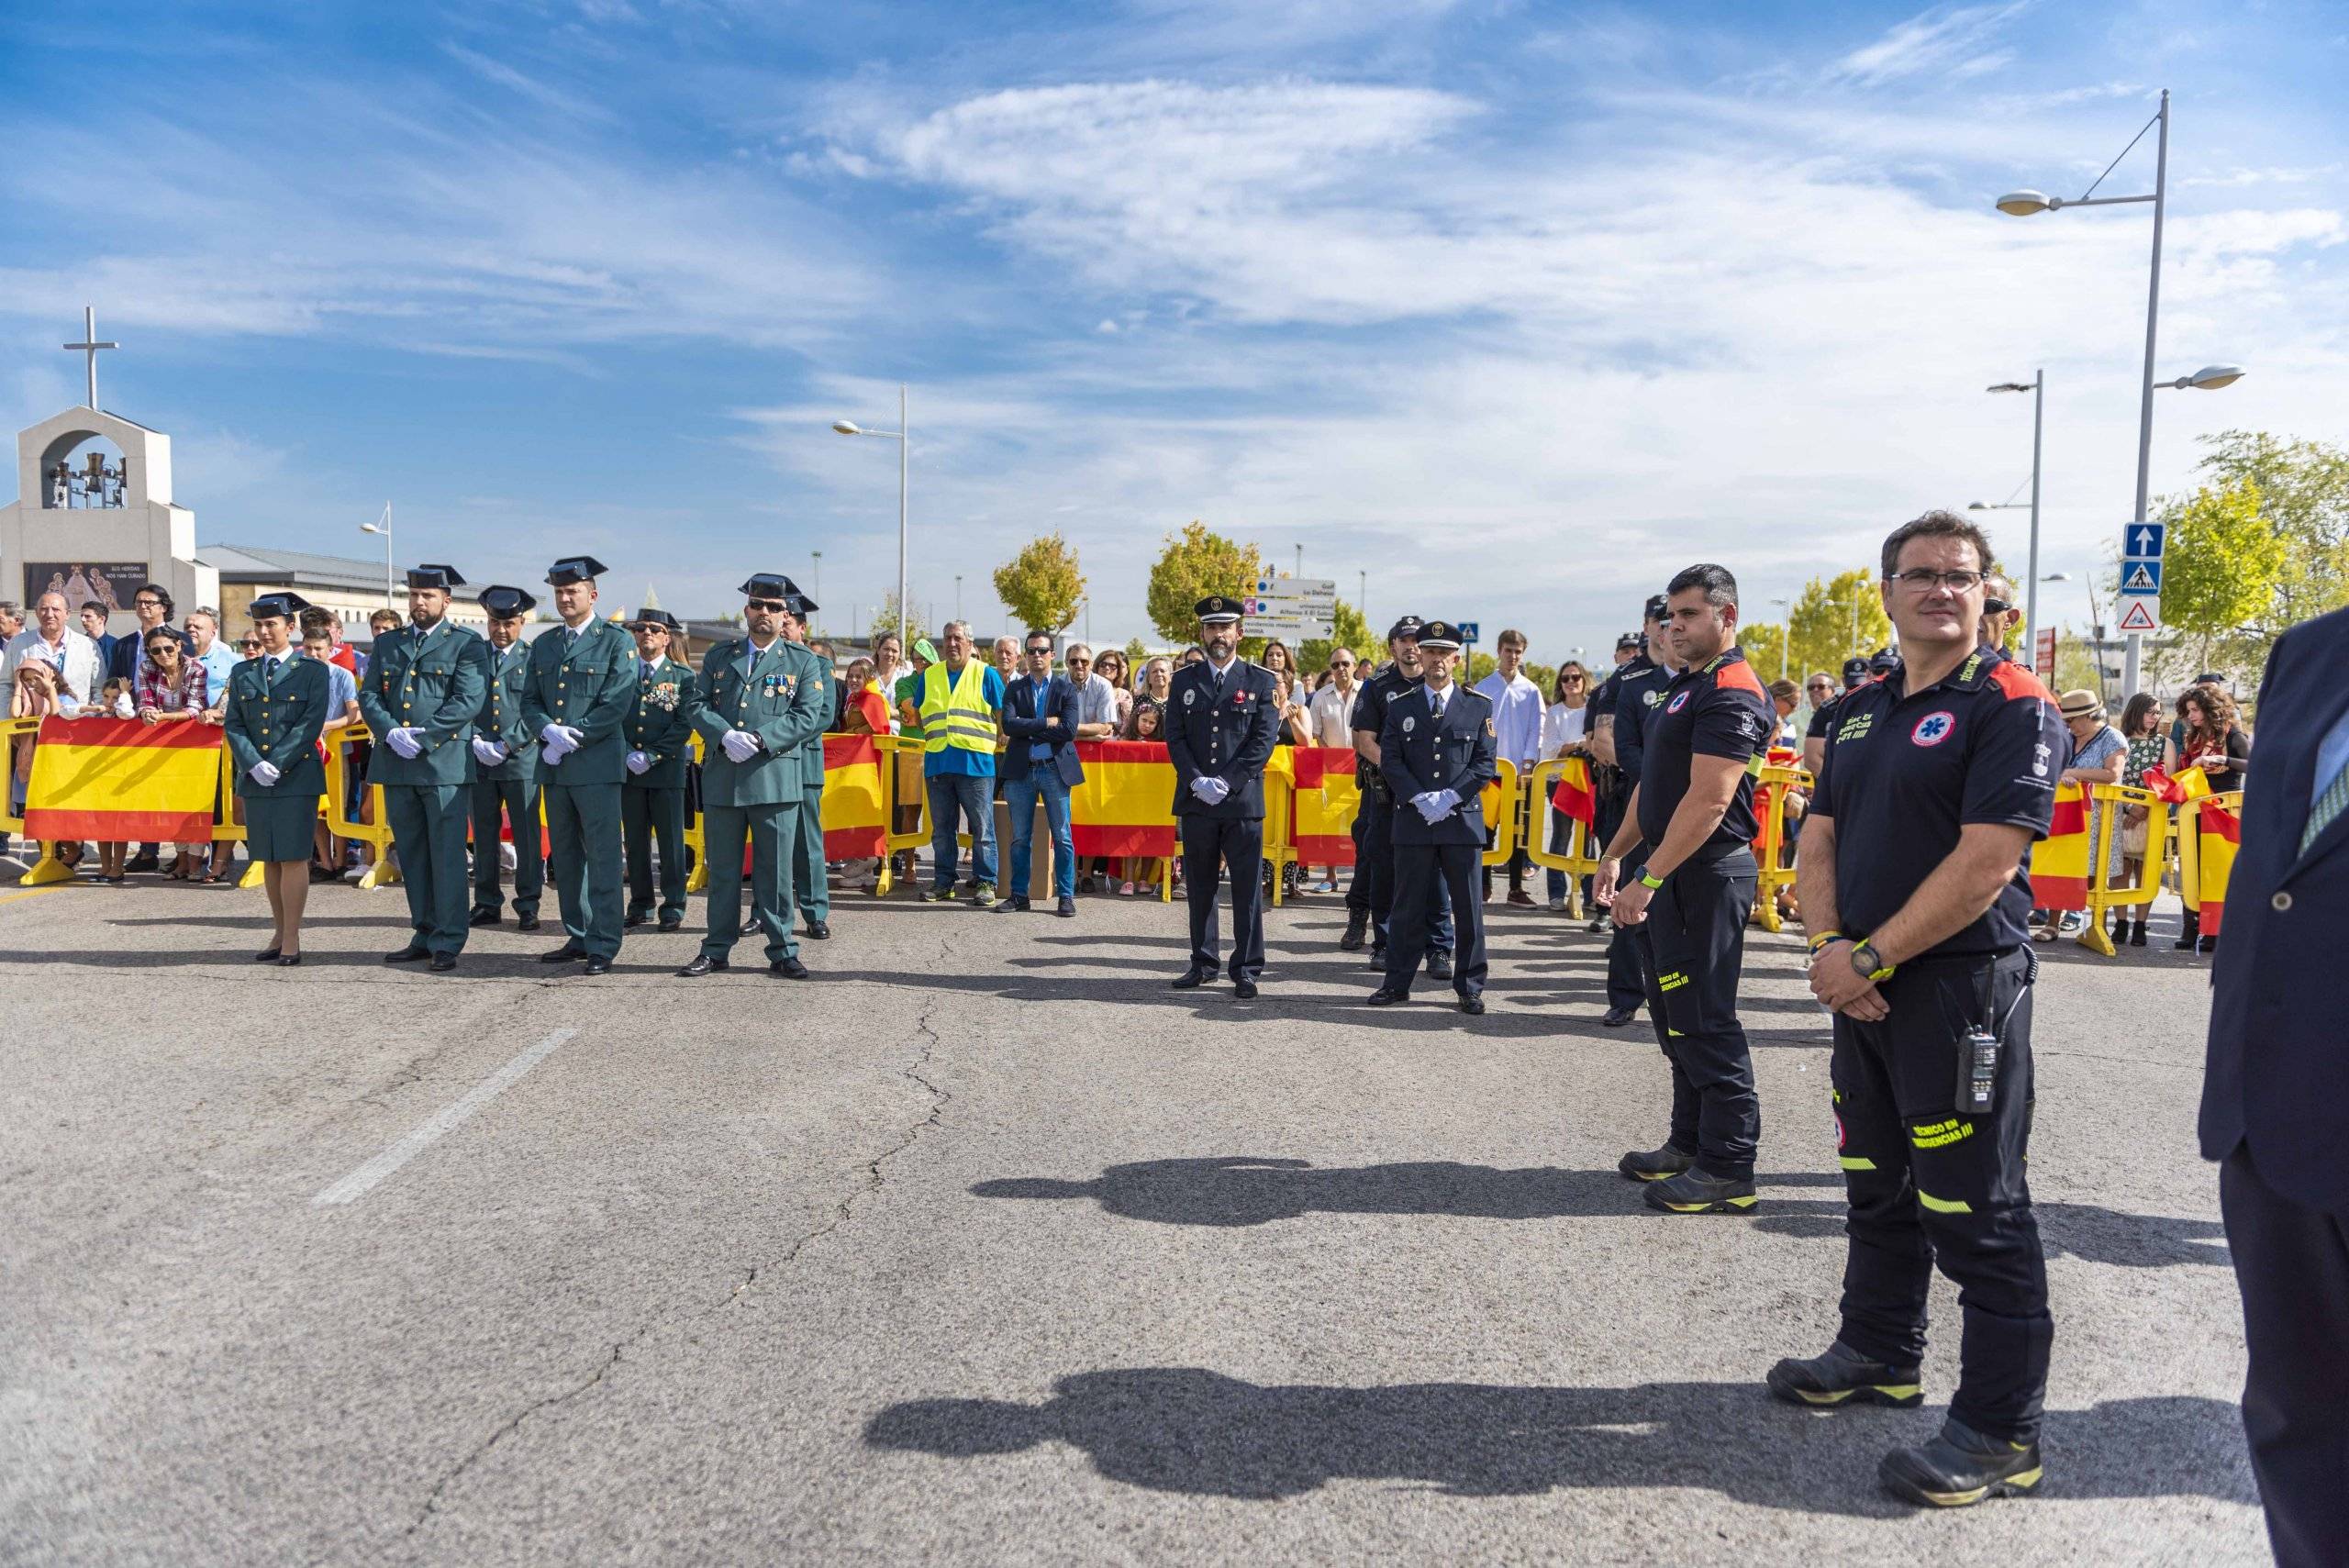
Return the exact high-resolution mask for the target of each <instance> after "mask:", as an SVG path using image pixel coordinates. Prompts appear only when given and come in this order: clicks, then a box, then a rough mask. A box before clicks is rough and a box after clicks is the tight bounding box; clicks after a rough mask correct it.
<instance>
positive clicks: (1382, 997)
mask: <svg viewBox="0 0 2349 1568" xmlns="http://www.w3.org/2000/svg"><path fill="white" fill-rule="evenodd" d="M1410 999H1411V994H1410V993H1409V992H1408V991H1397V990H1396V989H1395V987H1393V986H1392V985H1382V986H1380V987H1379V988H1378V989H1377V990H1375V991H1373V992H1372V993H1371V994H1370V1005H1371V1006H1374V1007H1391V1006H1395V1004H1397V1002H1408V1001H1409V1000H1410Z"/></svg>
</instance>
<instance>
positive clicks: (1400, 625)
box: [1386, 616, 1422, 642]
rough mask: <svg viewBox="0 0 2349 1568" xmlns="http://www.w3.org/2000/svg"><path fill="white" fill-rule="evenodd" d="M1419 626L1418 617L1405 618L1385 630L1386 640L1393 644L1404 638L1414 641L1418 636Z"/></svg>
mask: <svg viewBox="0 0 2349 1568" xmlns="http://www.w3.org/2000/svg"><path fill="white" fill-rule="evenodd" d="M1421 624H1422V623H1421V622H1420V620H1419V617H1417V616H1405V617H1402V618H1401V619H1399V620H1397V622H1396V623H1395V624H1394V625H1393V626H1390V627H1388V628H1386V640H1387V641H1389V642H1393V641H1395V640H1396V639H1398V638H1405V637H1408V638H1412V639H1417V638H1418V637H1419V628H1420V626H1421Z"/></svg>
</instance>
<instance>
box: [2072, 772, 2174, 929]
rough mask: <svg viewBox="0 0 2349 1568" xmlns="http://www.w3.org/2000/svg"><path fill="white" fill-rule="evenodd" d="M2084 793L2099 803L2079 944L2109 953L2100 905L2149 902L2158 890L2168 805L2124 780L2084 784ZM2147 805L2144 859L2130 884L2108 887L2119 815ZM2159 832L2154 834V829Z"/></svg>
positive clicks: (2166, 840) (2166, 850) (2166, 844)
mask: <svg viewBox="0 0 2349 1568" xmlns="http://www.w3.org/2000/svg"><path fill="white" fill-rule="evenodd" d="M2088 797H2089V799H2090V800H2091V801H2092V802H2094V803H2095V804H2096V805H2098V806H2100V807H2102V809H2100V810H2099V811H2098V812H2097V813H2096V814H2095V820H2096V835H2095V838H2094V839H2093V840H2091V842H2090V843H2089V845H2088V900H2087V928H2086V929H2083V930H2082V931H2081V932H2080V934H2079V938H2078V940H2079V944H2080V945H2081V946H2082V947H2084V948H2087V950H2088V951H2090V952H2099V953H2102V954H2103V955H2104V956H2105V957H2107V958H2110V957H2112V956H2113V955H2114V953H2115V952H2116V951H2117V950H2116V949H2115V948H2114V947H2113V945H2112V934H2111V933H2110V931H2108V930H2106V929H2105V924H2104V922H2105V911H2106V910H2108V909H2124V908H2129V907H2132V906H2143V905H2148V904H2151V903H2152V902H2153V901H2154V895H2155V894H2157V893H2159V892H2160V891H2161V885H2162V870H2163V867H2164V866H2165V865H2166V864H2167V863H2168V860H2169V834H2170V831H2171V824H2170V813H2169V807H2168V806H2165V805H2164V804H2163V803H2162V798H2161V796H2159V795H2155V794H2154V792H2153V791H2151V790H2149V789H2134V788H2132V787H2131V786H2129V785H2127V784H2093V785H2091V786H2089V789H2088ZM2130 806H2145V807H2147V808H2148V814H2147V816H2146V818H2145V828H2146V833H2145V864H2144V869H2143V872H2141V873H2139V876H2138V885H2137V886H2135V887H2114V886H2112V885H2110V884H2111V881H2112V861H2113V854H2112V846H2113V840H2114V839H2115V837H2116V836H2117V835H2118V834H2119V833H2120V831H2121V813H2122V812H2123V811H2124V810H2126V809H2127V808H2128V807H2130ZM2156 825H2158V828H2159V831H2160V834H2161V837H2160V839H2159V840H2156V839H2155V838H2154V829H2155V827H2156Z"/></svg>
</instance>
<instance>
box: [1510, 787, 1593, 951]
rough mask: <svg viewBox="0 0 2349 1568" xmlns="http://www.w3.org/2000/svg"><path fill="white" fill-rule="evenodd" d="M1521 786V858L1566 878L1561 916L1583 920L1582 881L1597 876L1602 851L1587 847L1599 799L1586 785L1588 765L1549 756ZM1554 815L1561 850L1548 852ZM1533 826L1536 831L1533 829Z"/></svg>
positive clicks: (1590, 844)
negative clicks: (1563, 827) (1561, 826)
mask: <svg viewBox="0 0 2349 1568" xmlns="http://www.w3.org/2000/svg"><path fill="white" fill-rule="evenodd" d="M1525 781H1526V782H1525V792H1524V804H1525V827H1526V835H1525V840H1524V841H1525V855H1526V858H1527V859H1528V860H1530V861H1531V862H1533V863H1534V864H1535V865H1538V866H1541V867H1542V868H1543V869H1544V870H1547V871H1556V872H1564V873H1565V876H1566V914H1567V916H1568V917H1571V918H1573V919H1576V920H1579V919H1581V918H1582V917H1583V905H1582V880H1583V878H1585V877H1586V876H1596V875H1598V851H1599V850H1600V849H1601V848H1602V847H1603V846H1601V845H1599V844H1596V843H1594V842H1592V833H1593V831H1594V828H1595V825H1596V824H1597V822H1598V795H1597V794H1596V791H1595V788H1594V786H1593V784H1592V782H1591V776H1590V763H1589V762H1588V761H1587V760H1586V759H1585V758H1581V757H1553V758H1551V759H1550V760H1549V761H1548V762H1536V763H1535V764H1533V769H1532V771H1531V773H1527V774H1526V775H1525ZM1537 803H1538V804H1537ZM1553 816H1555V817H1562V818H1563V819H1564V821H1565V822H1566V824H1567V832H1566V844H1565V848H1564V849H1563V850H1553V849H1551V848H1550V840H1551V839H1552V838H1553V837H1555V832H1554V830H1553V828H1551V826H1550V819H1551V817H1553ZM1537 825H1538V828H1539V831H1536V830H1535V829H1536V827H1537Z"/></svg>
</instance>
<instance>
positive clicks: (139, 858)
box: [122, 855, 163, 873]
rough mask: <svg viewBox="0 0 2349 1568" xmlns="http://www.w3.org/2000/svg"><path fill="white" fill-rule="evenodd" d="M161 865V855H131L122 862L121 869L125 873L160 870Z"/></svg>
mask: <svg viewBox="0 0 2349 1568" xmlns="http://www.w3.org/2000/svg"><path fill="white" fill-rule="evenodd" d="M162 866H163V862H162V857H161V856H160V855H133V856H131V857H130V858H129V859H128V860H127V861H125V862H122V869H123V870H124V871H125V872H126V873H139V872H150V871H161V869H162Z"/></svg>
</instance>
